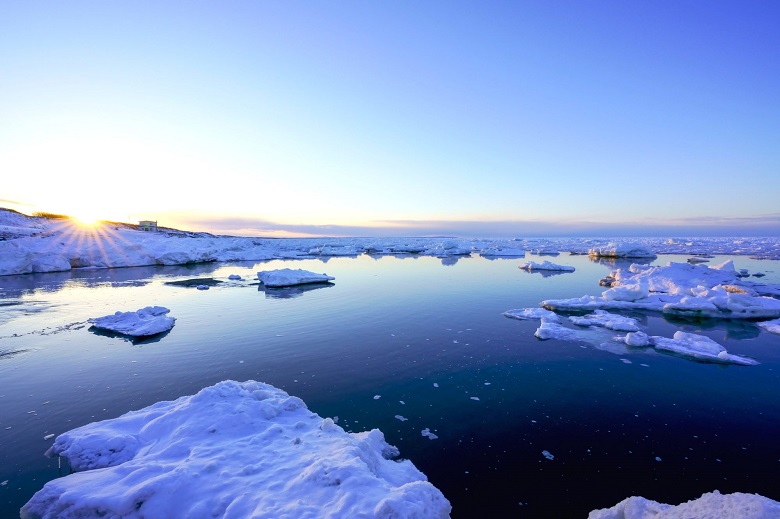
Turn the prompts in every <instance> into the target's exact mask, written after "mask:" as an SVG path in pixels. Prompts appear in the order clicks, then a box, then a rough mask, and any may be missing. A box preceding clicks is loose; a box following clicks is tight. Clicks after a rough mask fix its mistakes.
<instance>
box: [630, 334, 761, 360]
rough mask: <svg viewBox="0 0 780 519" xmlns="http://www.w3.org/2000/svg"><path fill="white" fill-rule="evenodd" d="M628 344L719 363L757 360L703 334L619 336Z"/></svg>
mask: <svg viewBox="0 0 780 519" xmlns="http://www.w3.org/2000/svg"><path fill="white" fill-rule="evenodd" d="M620 340H622V341H624V342H625V343H626V344H628V345H629V346H638V347H642V346H653V347H654V348H655V349H656V350H659V351H665V352H670V353H675V354H677V355H681V356H683V357H688V358H691V359H696V360H704V361H707V362H716V363H719V364H739V365H741V366H755V365H757V364H758V361H756V360H754V359H751V358H750V357H744V356H742V355H734V354H731V353H729V352H728V351H726V348H724V347H723V346H721V345H720V344H718V343H717V342H715V341H713V340H712V339H710V338H709V337H707V336H705V335H698V334H695V333H687V332H682V331H677V332H675V333H674V336H673V338H671V339H669V338H667V337H659V336H655V335H653V336H648V335H646V334H644V333H642V332H637V333H633V334H631V333H629V334H627V335H626V337H624V338H620Z"/></svg>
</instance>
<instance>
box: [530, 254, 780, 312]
mask: <svg viewBox="0 0 780 519" xmlns="http://www.w3.org/2000/svg"><path fill="white" fill-rule="evenodd" d="M602 284H605V285H607V286H610V288H609V289H607V290H605V291H604V292H602V294H601V297H598V296H583V297H579V298H573V299H549V300H546V301H542V306H543V307H544V308H547V309H548V310H555V311H582V310H596V309H601V310H640V311H647V310H650V311H656V312H661V313H664V314H668V315H675V316H681V317H695V318H701V317H714V318H719V319H775V318H778V317H780V300H778V299H775V298H773V297H769V296H768V294H775V293H777V292H778V287H776V286H773V285H764V284H762V283H756V282H753V281H747V280H745V279H744V278H743V277H741V275H740V274H739V273H738V272H737V271H736V269H735V268H734V263H733V262H732V261H731V260H729V261H726V262H725V263H723V264H721V265H716V266H707V265H704V264H697V265H693V264H690V263H671V262H670V263H667V264H666V266H649V265H638V264H632V265H631V266H630V267H629V268H628V269H617V270H615V271H613V272H612V273H611V274H610V275H609V276H607V277H606V278H605V279H604V280H602Z"/></svg>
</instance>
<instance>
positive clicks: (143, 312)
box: [89, 306, 176, 338]
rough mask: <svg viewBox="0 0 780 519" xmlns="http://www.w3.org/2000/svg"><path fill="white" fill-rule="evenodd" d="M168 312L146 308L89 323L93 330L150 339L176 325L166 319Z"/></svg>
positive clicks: (158, 308) (108, 316) (99, 318)
mask: <svg viewBox="0 0 780 519" xmlns="http://www.w3.org/2000/svg"><path fill="white" fill-rule="evenodd" d="M169 312H170V310H169V309H168V308H165V307H164V306H147V307H145V308H141V309H140V310H136V311H135V312H116V313H115V314H113V315H106V316H103V317H95V318H92V319H89V322H90V323H91V324H92V326H94V327H95V328H98V329H100V330H106V331H109V332H114V333H119V334H122V335H128V336H130V337H136V338H140V337H151V336H152V335H157V334H160V333H164V332H167V331H168V330H170V329H171V328H173V325H174V324H175V323H176V318H175V317H168V315H167V314H168V313H169Z"/></svg>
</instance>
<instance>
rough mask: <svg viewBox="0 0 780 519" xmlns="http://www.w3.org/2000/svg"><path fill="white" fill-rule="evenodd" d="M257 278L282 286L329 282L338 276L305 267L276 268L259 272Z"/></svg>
mask: <svg viewBox="0 0 780 519" xmlns="http://www.w3.org/2000/svg"><path fill="white" fill-rule="evenodd" d="M257 279H258V280H260V282H262V283H263V285H265V286H267V287H270V288H281V287H292V286H295V285H307V284H309V283H327V282H328V281H333V280H334V279H336V278H334V277H331V276H328V275H327V274H317V273H316V272H311V271H309V270H303V269H276V270H263V271H260V272H258V273H257Z"/></svg>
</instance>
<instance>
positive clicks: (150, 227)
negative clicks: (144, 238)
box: [138, 220, 157, 232]
mask: <svg viewBox="0 0 780 519" xmlns="http://www.w3.org/2000/svg"><path fill="white" fill-rule="evenodd" d="M138 227H139V228H140V229H141V230H142V231H151V232H156V231H157V220H141V221H140V222H138Z"/></svg>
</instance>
